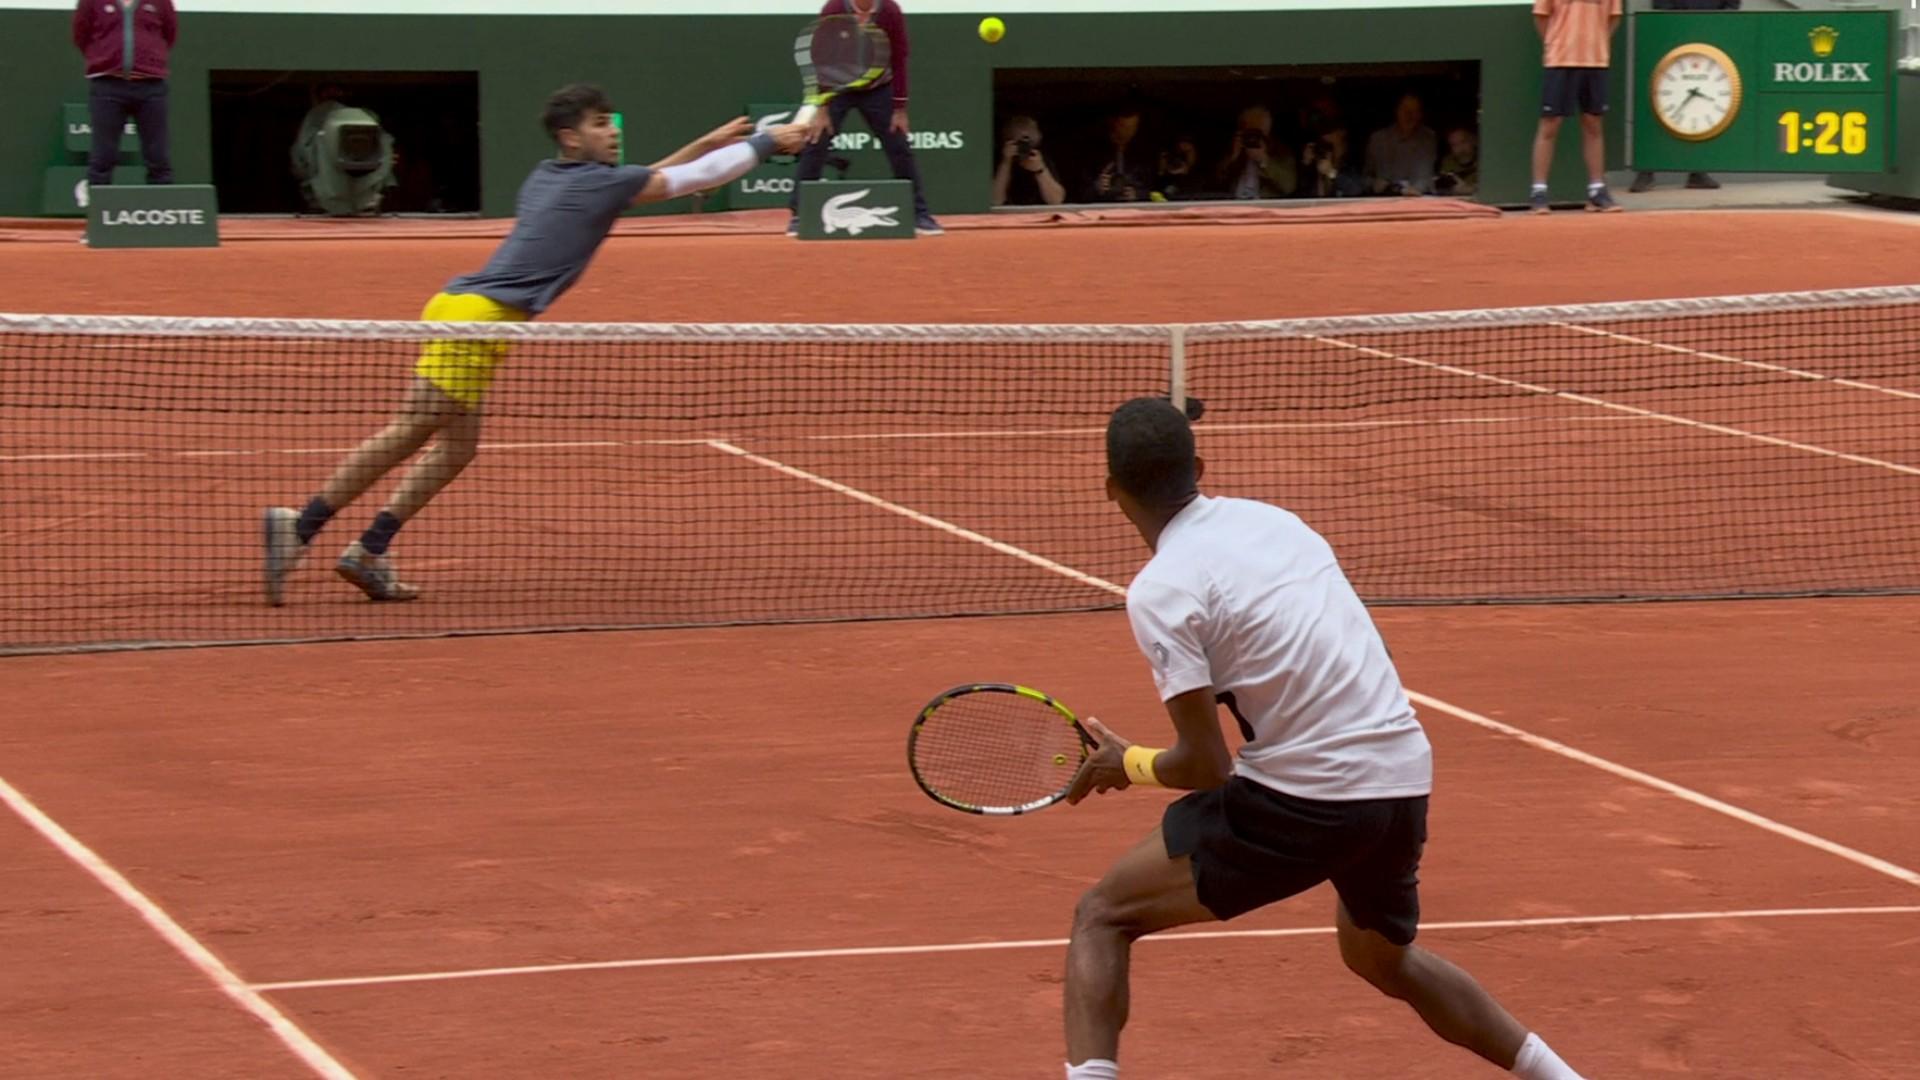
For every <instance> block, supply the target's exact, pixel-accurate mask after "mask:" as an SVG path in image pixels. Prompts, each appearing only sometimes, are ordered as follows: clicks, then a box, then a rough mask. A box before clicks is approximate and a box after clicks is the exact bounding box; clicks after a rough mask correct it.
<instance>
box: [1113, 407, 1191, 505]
mask: <svg viewBox="0 0 1920 1080" xmlns="http://www.w3.org/2000/svg"><path fill="white" fill-rule="evenodd" d="M1198 472H1199V470H1198V467H1197V466H1196V464H1195V461H1194V452H1193V425H1192V424H1190V423H1188V421H1187V417H1186V414H1185V413H1182V412H1181V411H1180V410H1179V409H1176V408H1174V407H1173V403H1172V402H1171V401H1168V400H1167V399H1166V398H1154V397H1146V398H1134V399H1133V400H1132V401H1129V402H1127V403H1126V404H1124V405H1122V406H1120V407H1119V408H1117V409H1115V410H1113V416H1112V417H1111V418H1110V419H1108V421H1107V473H1108V475H1110V476H1112V477H1113V480H1114V483H1116V484H1118V485H1119V487H1120V490H1121V491H1124V492H1126V493H1127V494H1128V495H1131V496H1133V497H1134V498H1135V499H1137V500H1139V502H1140V503H1141V504H1142V505H1145V506H1150V507H1156V508H1165V509H1172V508H1174V507H1178V506H1181V505H1183V504H1185V503H1186V502H1187V501H1188V500H1190V499H1191V498H1192V497H1193V495H1194V493H1195V490H1196V485H1197V482H1198V475H1197V474H1198Z"/></svg>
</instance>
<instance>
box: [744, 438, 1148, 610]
mask: <svg viewBox="0 0 1920 1080" xmlns="http://www.w3.org/2000/svg"><path fill="white" fill-rule="evenodd" d="M707 445H708V446H711V447H713V448H714V449H715V450H718V451H720V452H721V453H725V454H732V455H733V456H735V457H737V458H742V459H744V460H747V461H751V462H753V463H754V464H755V465H759V466H761V467H763V468H768V469H772V470H773V471H774V472H777V473H780V474H782V475H784V476H791V477H793V478H794V479H795V480H805V481H806V482H807V483H809V484H816V485H818V486H820V487H823V488H826V489H827V490H828V491H831V492H833V493H834V494H836V495H845V496H846V497H847V498H849V499H855V500H858V501H860V502H863V503H866V504H867V505H868V506H872V507H875V508H877V509H880V510H885V511H887V512H888V513H890V514H899V515H900V516H901V517H903V518H906V519H907V520H909V521H913V522H917V523H918V524H921V525H925V526H927V527H928V528H930V529H938V530H939V531H941V532H943V533H948V534H950V535H953V536H957V537H959V538H960V539H962V540H971V541H973V542H974V543H976V544H979V545H981V546H983V547H987V548H991V549H993V550H994V551H997V552H999V553H1000V554H1002V555H1011V556H1013V557H1014V558H1016V559H1019V560H1020V561H1021V562H1025V563H1031V564H1032V565H1034V566H1037V567H1039V568H1040V569H1042V570H1050V571H1052V572H1053V573H1056V574H1059V575H1060V576H1061V577H1064V578H1069V579H1071V580H1073V581H1077V582H1079V583H1080V584H1082V585H1086V586H1089V587H1091V588H1095V589H1101V590H1104V591H1106V592H1110V593H1115V594H1117V595H1120V596H1125V595H1126V594H1127V590H1125V589H1123V588H1121V587H1120V586H1118V585H1115V584H1114V583H1113V582H1111V581H1107V580H1105V579H1103V578H1097V577H1094V576H1093V575H1092V574H1083V573H1081V572H1080V571H1078V570H1075V569H1074V568H1073V567H1071V566H1065V565H1062V564H1060V563H1057V562H1054V561H1053V560H1052V559H1049V558H1047V557H1045V556H1043V555H1035V554H1034V553H1033V552H1031V551H1028V550H1026V549H1025V548H1017V547H1014V546H1013V545H1012V544H1006V543H1002V542H1000V541H998V540H995V539H994V538H992V537H991V536H982V535H981V534H979V533H977V532H974V531H973V530H972V529H963V528H961V527H960V526H958V525H955V524H953V523H952V522H948V521H943V520H941V519H940V518H937V517H934V516H932V515H931V514H923V513H921V512H920V511H918V510H910V509H908V508H907V507H904V506H901V505H900V504H899V503H891V502H888V501H887V500H885V499H882V498H881V497H879V496H878V495H869V494H867V493H866V492H864V491H861V490H860V489H859V488H853V487H848V486H847V485H845V484H842V483H840V482H839V481H837V480H829V479H827V478H826V477H824V476H820V475H818V474H816V473H810V472H807V471H806V470H805V469H796V468H794V467H793V466H791V465H786V464H783V463H781V462H778V461H775V460H773V459H772V458H766V457H761V456H760V455H759V454H754V453H749V452H748V451H746V450H742V449H740V448H739V447H737V446H735V445H733V444H732V443H730V442H722V441H721V440H719V439H714V440H711V441H709V442H708V443H707Z"/></svg>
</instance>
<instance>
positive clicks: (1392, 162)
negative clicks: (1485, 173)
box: [1367, 94, 1440, 195]
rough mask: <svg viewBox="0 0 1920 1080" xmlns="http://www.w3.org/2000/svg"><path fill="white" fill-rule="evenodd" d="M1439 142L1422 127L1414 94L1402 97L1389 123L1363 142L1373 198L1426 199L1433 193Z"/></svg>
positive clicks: (1423, 113)
mask: <svg viewBox="0 0 1920 1080" xmlns="http://www.w3.org/2000/svg"><path fill="white" fill-rule="evenodd" d="M1439 159H1440V139H1439V137H1438V136H1436V135H1435V134H1434V133H1433V129H1432V128H1430V127H1428V126H1427V125H1426V107H1425V106H1424V105H1422V104H1421V103H1420V97H1419V95H1417V94H1402V95H1400V102H1399V104H1398V105H1396V106H1395V107H1394V110H1393V123H1392V124H1390V125H1388V126H1387V127H1383V128H1381V129H1380V130H1379V131H1376V132H1374V133H1373V138H1371V139H1369V140H1367V184H1368V186H1369V187H1370V188H1372V189H1373V192H1374V194H1376V195H1426V194H1429V193H1431V192H1432V191H1433V175H1434V168H1433V166H1434V162H1436V161H1438V160H1439Z"/></svg>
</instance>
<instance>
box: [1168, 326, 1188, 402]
mask: <svg viewBox="0 0 1920 1080" xmlns="http://www.w3.org/2000/svg"><path fill="white" fill-rule="evenodd" d="M1171 329H1172V338H1171V341H1170V342H1169V344H1170V345H1171V346H1172V349H1171V352H1170V355H1169V357H1168V359H1169V363H1170V366H1171V370H1170V371H1169V373H1168V374H1169V378H1170V382H1171V385H1170V386H1169V387H1168V389H1167V397H1168V400H1170V401H1172V402H1173V407H1174V408H1176V409H1179V410H1180V411H1181V412H1186V411H1187V328H1186V327H1184V326H1175V327H1172V328H1171Z"/></svg>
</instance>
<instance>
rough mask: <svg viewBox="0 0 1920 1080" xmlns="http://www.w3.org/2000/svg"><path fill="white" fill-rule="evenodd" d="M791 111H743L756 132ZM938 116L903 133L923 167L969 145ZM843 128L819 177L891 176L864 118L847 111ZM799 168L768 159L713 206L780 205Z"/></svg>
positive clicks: (793, 161) (792, 161)
mask: <svg viewBox="0 0 1920 1080" xmlns="http://www.w3.org/2000/svg"><path fill="white" fill-rule="evenodd" d="M796 111H797V107H796V106H793V105H768V104H765V103H761V104H756V105H748V106H747V115H748V116H751V117H752V118H753V125H754V127H755V128H757V129H759V130H761V131H765V130H767V129H768V128H770V127H777V126H779V125H781V124H785V123H789V122H791V121H792V120H793V114H794V113H795V112H796ZM937 119H938V118H937V117H935V120H936V122H935V123H934V124H933V125H932V126H929V127H926V128H915V129H914V130H912V131H910V132H909V133H908V135H907V141H908V142H909V143H910V144H911V145H912V146H913V152H914V155H915V156H916V157H918V158H920V162H921V168H923V169H925V168H928V167H936V166H937V155H944V154H958V153H961V152H963V151H965V150H967V149H968V148H969V147H971V146H972V145H973V143H972V142H971V141H970V140H969V139H968V133H967V132H966V131H964V130H961V129H959V128H954V127H941V126H939V124H938V123H937ZM843 128H844V130H842V131H840V132H838V133H836V134H835V135H834V137H833V144H832V146H831V148H830V150H829V152H828V154H827V167H826V171H825V172H824V173H823V174H822V177H821V178H822V179H825V180H844V179H881V178H884V177H889V176H892V175H893V172H892V170H891V169H890V168H888V166H887V155H886V153H885V152H884V151H883V150H882V149H881V148H880V140H879V138H878V137H877V136H876V135H875V134H874V133H873V132H871V131H869V130H868V129H867V122H866V120H865V119H863V118H862V117H861V116H860V114H859V113H858V112H854V113H850V114H848V116H847V119H846V123H845V124H844V125H843ZM798 168H799V161H798V159H797V158H792V157H776V158H773V159H772V160H770V161H768V162H767V163H766V164H764V165H762V166H760V167H759V168H757V169H755V170H753V171H752V172H750V173H748V174H747V175H745V176H743V177H741V178H740V179H738V180H735V181H734V182H733V183H732V185H730V186H729V187H728V188H727V194H726V199H725V201H724V203H723V204H722V205H721V206H719V207H715V209H726V210H755V209H764V208H767V207H774V206H785V205H787V203H788V201H789V200H791V199H792V197H793V190H794V174H795V172H796V170H797V169H798Z"/></svg>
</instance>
